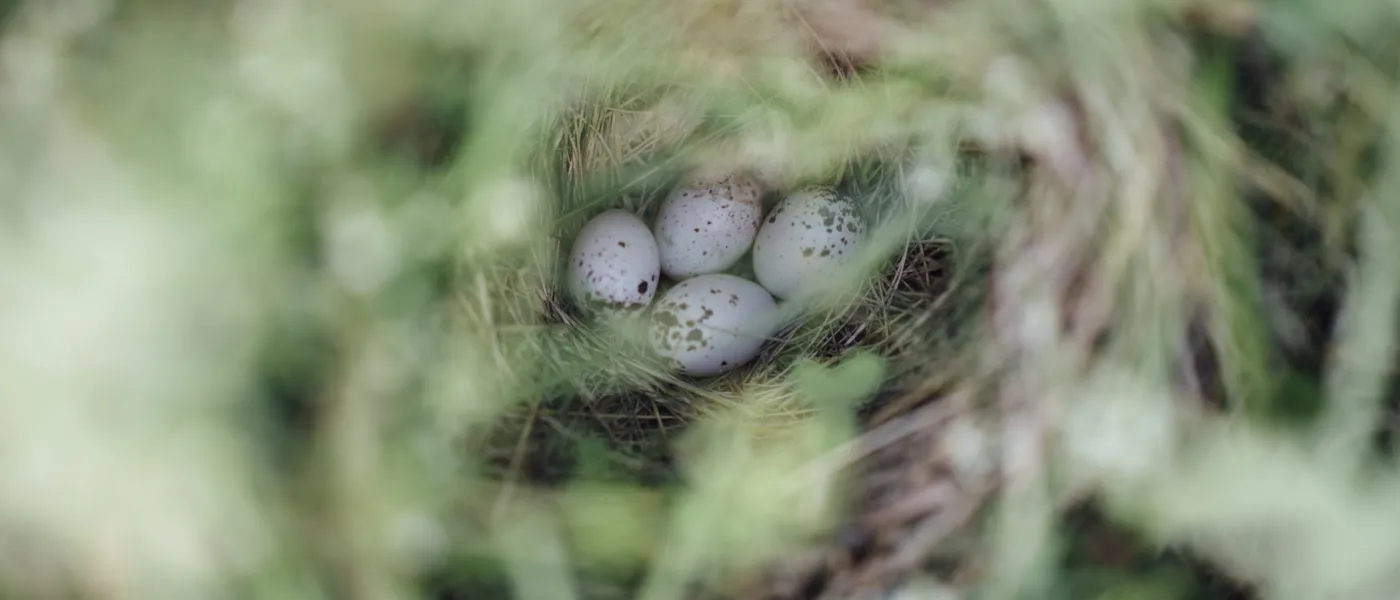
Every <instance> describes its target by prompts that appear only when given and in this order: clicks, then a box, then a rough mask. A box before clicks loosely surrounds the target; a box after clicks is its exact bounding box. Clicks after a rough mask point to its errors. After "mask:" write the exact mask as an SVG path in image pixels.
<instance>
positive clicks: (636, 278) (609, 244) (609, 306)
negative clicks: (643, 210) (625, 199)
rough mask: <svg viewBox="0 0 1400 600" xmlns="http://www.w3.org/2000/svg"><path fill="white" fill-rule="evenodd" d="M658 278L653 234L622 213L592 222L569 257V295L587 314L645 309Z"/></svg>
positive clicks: (597, 217) (658, 271) (612, 211)
mask: <svg viewBox="0 0 1400 600" xmlns="http://www.w3.org/2000/svg"><path fill="white" fill-rule="evenodd" d="M660 273H661V266H660V258H659V256H658V254H657V250H656V239H655V238H653V237H652V235H651V230H650V229H648V228H647V225H646V222H644V221H642V220H641V219H640V218H638V217H637V215H634V214H632V213H629V212H627V211H624V210H609V211H606V212H604V213H602V214H600V215H598V216H596V217H594V218H593V219H592V220H590V221H589V222H588V223H587V224H585V225H584V226H583V229H581V230H579V234H578V238H577V239H576V240H575V241H574V246H573V250H572V251H571V252H570V253H569V275H568V281H569V288H570V291H571V292H572V293H573V294H574V298H575V300H577V301H578V302H579V303H580V304H582V305H583V306H585V307H589V308H598V309H604V310H607V311H633V310H639V309H642V308H645V307H646V306H647V305H649V304H651V300H652V298H653V297H654V296H655V295H656V284H657V280H658V278H659V275H660Z"/></svg>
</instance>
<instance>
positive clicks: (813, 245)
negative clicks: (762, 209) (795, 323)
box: [753, 187, 866, 298]
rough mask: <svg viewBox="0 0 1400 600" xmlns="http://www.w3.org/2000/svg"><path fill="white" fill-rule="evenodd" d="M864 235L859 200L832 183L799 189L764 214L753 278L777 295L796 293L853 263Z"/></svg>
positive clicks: (789, 295)
mask: <svg viewBox="0 0 1400 600" xmlns="http://www.w3.org/2000/svg"><path fill="white" fill-rule="evenodd" d="M865 240H866V227H865V219H864V218H862V217H861V216H860V212H859V211H858V210H857V208H856V205H855V202H853V201H852V200H851V199H849V198H846V197H844V196H842V195H840V194H838V193H837V192H836V190H833V189H831V188H826V187H817V188H807V189H803V190H799V191H797V192H795V193H793V194H792V195H790V196H788V197H787V198H785V199H784V200H783V201H781V202H779V203H778V205H777V206H775V207H773V210H772V212H770V213H769V214H768V217H767V218H766V219H764V221H763V226H762V228H760V229H759V231H758V236H757V239H755V240H754V248H753V268H754V277H755V279H757V280H758V283H760V284H761V285H763V287H764V288H766V289H767V290H768V291H769V292H770V293H772V294H773V295H774V296H777V297H779V298H791V297H793V296H795V295H797V294H798V293H799V292H801V291H802V288H803V287H804V286H806V285H809V284H812V283H819V282H820V281H822V280H824V279H825V278H828V277H830V276H832V275H833V274H835V273H836V272H838V271H839V270H840V269H841V268H842V267H843V266H845V265H846V264H848V263H850V261H851V260H853V259H855V258H856V253H857V251H858V250H859V248H860V247H861V246H862V245H863V244H864V243H865Z"/></svg>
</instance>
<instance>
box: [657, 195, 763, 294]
mask: <svg viewBox="0 0 1400 600" xmlns="http://www.w3.org/2000/svg"><path fill="white" fill-rule="evenodd" d="M762 200H763V189H762V187H760V186H759V184H758V183H757V182H755V181H753V180H752V179H749V178H747V177H744V176H740V175H730V176H728V177H724V178H721V179H715V180H707V181H701V182H698V183H692V184H689V185H685V186H683V187H680V188H678V189H676V190H675V191H673V192H672V193H671V195H670V196H668V197H667V198H666V200H665V201H663V202H662V203H661V208H660V210H659V211H658V212H657V215H656V222H655V224H654V226H653V228H652V230H653V232H654V233H655V234H656V245H657V248H658V249H659V250H660V252H661V272H663V273H665V274H666V276H667V277H670V278H671V279H675V280H681V279H685V278H687V277H694V276H696V275H703V274H706V273H718V272H720V271H723V270H725V269H728V268H729V267H732V266H734V263H736V262H739V259H740V258H743V256H744V253H745V252H748V250H749V246H750V245H752V244H753V239H754V235H756V234H757V233H758V222H759V219H761V218H762V217H763V205H762Z"/></svg>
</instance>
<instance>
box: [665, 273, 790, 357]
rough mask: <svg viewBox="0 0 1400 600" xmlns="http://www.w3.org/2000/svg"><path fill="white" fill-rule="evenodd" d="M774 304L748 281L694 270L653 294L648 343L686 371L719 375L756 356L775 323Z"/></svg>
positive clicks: (770, 297)
mask: <svg viewBox="0 0 1400 600" xmlns="http://www.w3.org/2000/svg"><path fill="white" fill-rule="evenodd" d="M776 308H777V305H776V304H775V303H774V302H773V297H772V296H770V295H768V292H767V291H765V290H764V289H763V288H762V287H760V286H759V285H758V284H756V283H754V282H752V281H749V280H747V279H743V278H740V277H735V276H733V275H726V274H723V273H717V274H710V275H698V276H696V277H692V278H690V279H687V280H685V281H682V282H680V283H677V284H676V285H675V286H674V287H672V288H671V289H669V290H666V293H665V294H662V295H661V298H659V299H657V301H656V308H655V309H653V310H652V327H651V346H652V349H654V350H655V351H656V353H657V354H659V355H661V356H664V357H668V358H670V359H672V360H674V361H675V362H676V363H677V364H678V365H679V367H680V369H681V371H682V372H684V373H685V374H687V375H693V376H697V377H706V376H710V375H718V374H720V373H724V372H726V371H729V370H731V369H733V368H735V367H739V366H741V365H744V364H746V363H748V362H749V361H751V360H753V358H754V357H755V356H757V355H758V351H759V349H760V348H761V347H762V346H763V341H764V339H765V338H766V337H767V336H768V334H769V333H770V332H771V331H772V329H773V327H774V325H775V319H776V318H777V310H776Z"/></svg>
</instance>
